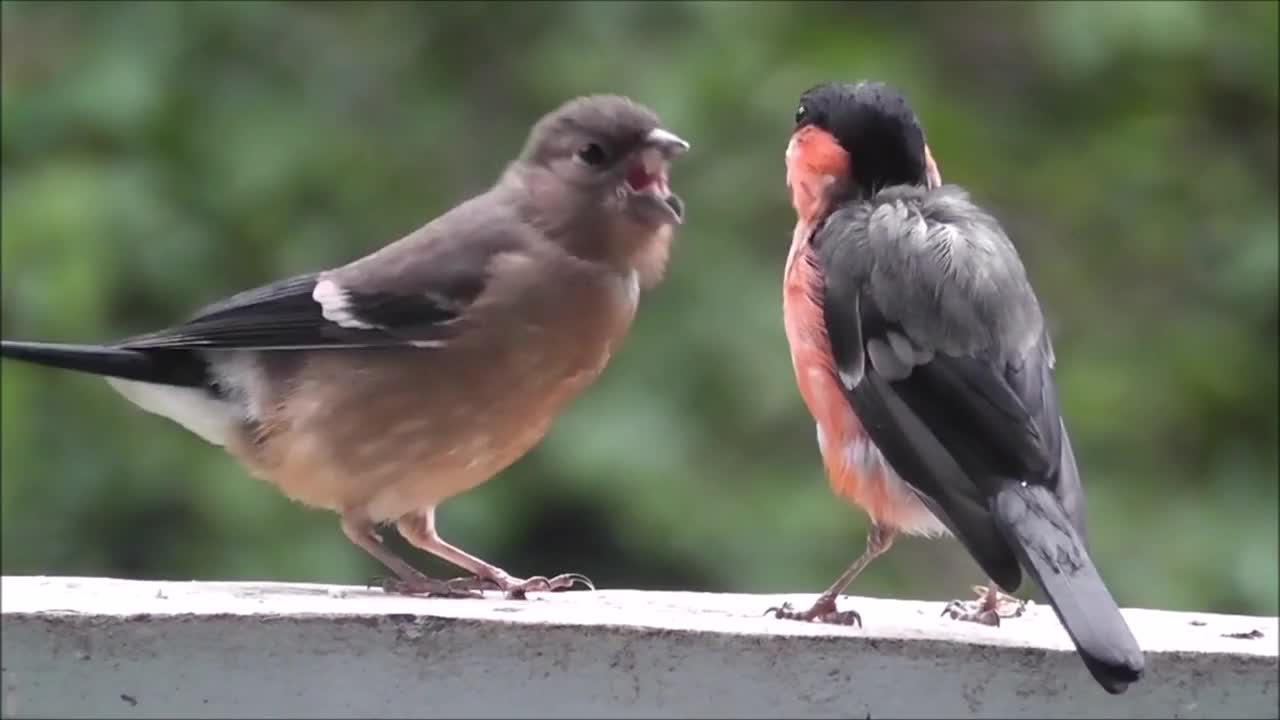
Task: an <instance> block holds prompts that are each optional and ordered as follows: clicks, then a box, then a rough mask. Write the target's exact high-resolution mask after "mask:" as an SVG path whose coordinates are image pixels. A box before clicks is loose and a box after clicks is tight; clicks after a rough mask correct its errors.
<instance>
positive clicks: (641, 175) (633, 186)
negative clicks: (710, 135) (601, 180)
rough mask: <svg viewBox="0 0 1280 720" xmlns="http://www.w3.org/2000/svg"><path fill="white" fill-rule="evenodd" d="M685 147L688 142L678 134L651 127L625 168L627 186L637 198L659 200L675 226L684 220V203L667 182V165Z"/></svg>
mask: <svg viewBox="0 0 1280 720" xmlns="http://www.w3.org/2000/svg"><path fill="white" fill-rule="evenodd" d="M688 150H689V143H687V142H685V141H684V139H682V138H681V137H680V136H678V135H676V134H675V133H673V132H670V131H668V130H663V129H662V128H654V129H653V130H651V131H650V132H649V134H648V136H646V137H645V140H644V142H643V143H642V144H641V146H640V149H639V150H637V151H636V154H635V158H634V159H632V161H631V164H630V165H629V166H628V167H627V177H626V189H627V190H628V191H629V192H630V193H631V194H632V195H633V196H636V197H637V199H652V200H657V201H659V203H660V204H661V207H662V209H663V210H664V214H665V215H666V216H667V217H666V219H667V220H669V221H670V222H672V223H675V224H677V225H678V224H680V223H681V222H683V221H684V203H683V202H682V201H681V200H680V198H679V197H678V196H676V195H675V194H674V193H672V192H671V188H670V187H669V186H668V185H667V167H668V165H669V163H670V162H671V159H672V158H674V157H675V156H676V155H680V154H683V153H685V152H688Z"/></svg>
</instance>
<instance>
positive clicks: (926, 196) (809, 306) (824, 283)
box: [771, 82, 1143, 693]
mask: <svg viewBox="0 0 1280 720" xmlns="http://www.w3.org/2000/svg"><path fill="white" fill-rule="evenodd" d="M786 167H787V185H788V187H789V189H790V193H791V200H792V206H793V207H794V209H795V212H796V215H797V223H796V227H795V230H794V234H793V237H792V244H791V251H790V253H789V255H788V258H787V263H786V269H785V274H784V299H783V307H784V312H783V314H784V324H785V327H786V334H787V340H788V342H789V344H790V348H791V358H792V364H793V366H794V369H795V375H796V382H797V385H798V387H799V390H800V394H801V395H802V397H803V399H804V402H805V404H806V406H807V407H808V409H809V411H810V414H811V415H812V416H813V418H814V420H815V421H816V423H817V431H818V446H819V448H820V450H821V453H822V458H823V464H824V465H825V468H826V473H827V477H828V480H829V482H830V485H831V488H832V490H833V491H834V492H835V494H836V495H838V496H839V497H841V498H842V499H844V500H846V501H848V502H851V503H853V504H855V505H857V506H859V507H861V508H862V509H864V510H865V511H866V512H867V514H868V515H869V516H870V521H871V524H870V528H869V530H868V533H867V547H866V550H865V552H864V553H863V554H862V555H861V556H860V557H859V558H858V559H857V561H855V562H854V564H853V565H852V566H851V567H850V568H849V569H848V570H847V571H845V573H844V574H842V575H841V576H840V577H839V578H838V579H837V580H836V581H835V583H834V584H833V585H832V586H831V587H830V588H829V589H828V590H827V591H826V592H825V593H824V594H823V595H821V596H820V597H819V598H818V600H817V601H816V602H815V603H814V605H813V606H812V607H811V608H809V609H808V610H804V611H796V610H794V609H793V608H791V607H790V606H783V607H782V608H773V609H771V611H772V612H773V613H774V614H775V616H776V617H780V618H789V619H799V620H819V621H826V622H858V623H861V618H860V616H859V615H858V614H857V612H856V611H852V610H849V611H844V612H841V611H838V610H837V608H836V598H837V597H838V596H839V595H840V594H841V593H842V592H843V591H844V590H845V588H846V587H848V585H849V583H851V582H852V581H853V579H854V578H855V577H856V576H857V575H858V573H859V572H861V571H862V569H863V568H865V567H866V565H867V564H868V563H869V562H870V561H871V560H872V559H874V558H875V557H876V556H878V555H880V554H882V553H884V552H885V551H886V550H888V549H889V547H890V546H891V545H892V544H893V541H894V538H895V537H896V536H897V535H898V534H899V533H906V534H912V535H923V536H934V535H940V534H946V533H949V534H952V535H954V536H955V537H956V538H957V539H958V540H959V541H960V542H961V543H962V544H963V545H964V547H965V548H966V549H967V550H968V551H969V553H970V554H971V555H972V556H973V558H974V559H975V560H976V561H977V563H978V564H979V565H980V566H981V567H982V569H983V571H985V572H986V573H987V575H988V576H989V577H990V578H991V580H992V581H994V583H995V585H996V586H998V588H1003V589H1004V590H1005V591H1007V592H1014V591H1015V590H1016V589H1017V588H1018V587H1019V586H1020V584H1021V581H1022V573H1023V571H1024V570H1025V571H1026V572H1027V573H1028V574H1029V575H1030V576H1031V578H1032V579H1033V580H1034V581H1035V583H1036V585H1038V586H1039V587H1040V588H1041V589H1042V590H1043V591H1044V594H1045V596H1046V597H1047V598H1048V600H1049V602H1050V604H1051V605H1052V606H1053V608H1054V610H1055V611H1056V613H1057V615H1058V617H1059V619H1060V620H1061V621H1062V624H1063V626H1064V627H1065V628H1066V631H1067V633H1068V634H1069V635H1070V636H1071V639H1072V641H1073V642H1074V643H1075V645H1076V647H1077V649H1078V650H1079V654H1080V656H1081V657H1082V658H1083V660H1084V662H1085V664H1086V666H1087V667H1088V669H1089V671H1090V672H1091V673H1092V674H1093V676H1094V678H1096V679H1097V681H1098V682H1099V683H1100V684H1101V685H1102V686H1103V687H1104V688H1105V689H1106V690H1107V691H1108V692H1111V693H1120V692H1123V691H1124V689H1125V688H1126V687H1127V686H1128V685H1129V684H1130V683H1132V682H1134V681H1136V680H1138V679H1139V678H1140V676H1141V675H1142V672H1143V655H1142V652H1141V650H1140V649H1139V647H1138V644H1137V642H1136V641H1135V640H1134V637H1133V634H1132V633H1131V632H1130V630H1129V627H1128V625H1127V624H1126V623H1125V620H1124V618H1123V617H1122V616H1121V613H1120V610H1119V608H1118V607H1117V606H1116V603H1115V601H1114V600H1113V599H1112V597H1111V593H1110V592H1109V591H1108V590H1107V587H1106V585H1104V584H1103V581H1102V578H1101V577H1099V575H1098V570H1097V568H1096V567H1095V566H1094V564H1093V561H1092V560H1091V559H1090V557H1089V552H1088V550H1087V548H1086V543H1085V519H1084V505H1085V502H1084V489H1083V487H1082V486H1081V482H1080V475H1079V472H1078V471H1077V468H1076V462H1075V458H1074V455H1073V453H1072V449H1071V443H1070V440H1069V439H1068V435H1067V428H1066V425H1065V423H1064V421H1063V418H1062V414H1061V411H1060V409H1059V402H1058V395H1057V388H1056V387H1055V384H1054V376H1053V372H1054V362H1055V358H1054V353H1053V346H1052V344H1051V343H1050V339H1049V333H1048V331H1047V330H1046V328H1045V322H1044V317H1043V316H1042V314H1041V310H1040V305H1039V302H1038V300H1037V298H1036V294H1035V292H1034V291H1033V289H1032V286H1031V284H1030V282H1029V281H1028V279H1027V274H1026V271H1025V269H1024V268H1023V264H1022V261H1021V259H1020V258H1019V256H1018V252H1017V250H1016V248H1015V247H1014V245H1013V243H1012V242H1011V241H1010V239H1009V238H1008V236H1007V235H1006V233H1005V231H1004V229H1003V228H1002V227H1001V225H1000V223H999V222H998V221H997V220H996V218H994V217H992V215H991V214H990V213H989V212H987V211H986V210H984V209H983V208H981V207H979V206H978V205H976V204H975V203H974V202H973V201H972V200H971V199H970V197H969V195H968V194H967V193H966V192H965V191H964V190H963V189H961V188H959V187H957V186H955V185H942V183H941V178H940V176H939V173H938V169H937V166H936V164H935V163H934V160H933V157H932V154H931V153H930V151H929V147H928V145H927V144H926V142H925V136H924V132H923V130H922V129H921V127H920V123H919V122H918V120H917V118H916V116H915V114H914V112H913V111H912V110H911V108H910V107H909V106H908V104H907V102H906V100H905V99H904V98H903V97H902V95H900V94H899V93H898V92H896V91H895V90H894V89H892V88H890V87H889V86H887V85H885V84H883V83H876V82H863V83H858V84H841V83H827V84H822V85H818V86H815V87H813V88H811V89H809V90H808V91H806V92H805V93H804V94H803V96H802V97H801V98H800V105H799V109H798V110H797V111H796V116H795V127H794V130H793V132H792V135H791V139H790V142H789V144H788V146H787V152H786ZM1017 604H1018V603H1017V601H1016V600H1014V599H1013V598H1010V597H1007V596H1004V595H1002V594H1001V593H1000V592H999V590H998V589H997V587H991V588H990V589H983V592H982V597H981V599H980V600H979V601H978V602H977V604H976V606H975V607H965V606H964V604H961V603H958V602H957V603H952V604H951V605H950V606H948V610H949V611H950V612H951V614H952V617H953V618H958V619H965V620H975V621H979V622H985V623H989V624H998V622H999V617H1000V616H1001V615H1002V614H1006V613H1007V612H1008V608H1009V606H1010V605H1013V606H1015V607H1014V608H1013V609H1012V612H1013V613H1016V612H1017V609H1016V606H1017Z"/></svg>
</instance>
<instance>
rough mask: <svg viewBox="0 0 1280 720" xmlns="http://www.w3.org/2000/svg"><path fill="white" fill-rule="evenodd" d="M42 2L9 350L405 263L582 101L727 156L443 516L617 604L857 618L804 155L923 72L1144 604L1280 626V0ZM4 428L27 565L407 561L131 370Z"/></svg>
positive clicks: (875, 585)
mask: <svg viewBox="0 0 1280 720" xmlns="http://www.w3.org/2000/svg"><path fill="white" fill-rule="evenodd" d="M2 8H3V13H2V15H0V18H2V20H3V26H2V40H3V53H2V58H3V67H2V71H0V99H2V100H3V105H2V107H0V119H2V121H3V128H2V132H0V140H2V142H3V145H2V148H0V149H2V152H3V157H2V162H0V165H2V183H3V193H2V213H0V229H2V231H3V236H2V237H3V243H2V248H3V258H2V260H3V262H2V267H3V278H2V279H3V285H2V287H3V335H4V337H6V338H24V339H42V340H50V341H106V340H111V339H113V338H116V337H120V336H123V335H127V334H131V333H135V332H141V331H145V330H149V329H153V328H155V327H159V326H161V325H164V324H167V323H170V322H172V321H175V320H178V319H180V318H182V317H184V316H185V315H186V314H187V313H188V312H190V311H191V310H193V309H194V308H195V307H197V306H199V305H201V304H204V303H206V302H209V301H212V300H215V299H217V298H219V297H221V296H223V295H226V294H229V293H231V292H234V291H237V290H241V289H244V288H248V287H250V286H253V285H255V284H258V283H263V282H266V281H269V280H271V279H274V278H276V277H279V276H282V275H287V274H293V273H298V272H303V271H309V270H316V269H321V268H324V267H326V266H330V265H334V264H338V263H342V262H344V261H346V260H349V259H352V258H354V257H356V256H359V255H361V254H364V253H366V252H368V251H370V250H372V249H374V248H376V247H378V246H379V245H381V244H383V243H384V242H387V241H389V240H392V239H394V238H397V237H399V236H400V235H402V234H404V233H406V232H408V231H410V230H412V229H414V228H415V227H417V226H418V225H420V224H421V223H423V222H425V221H426V220H427V219H429V218H431V217H432V216H434V215H435V214H437V213H439V212H440V211H442V210H443V209H445V208H447V207H449V206H450V205H452V204H454V203H457V202H458V201H460V200H462V199H463V198H465V197H467V196H469V195H471V194H473V193H476V192H478V191H480V190H481V189H483V188H485V187H486V186H487V185H488V184H489V183H490V182H492V180H493V179H494V178H495V177H496V175H497V174H498V173H499V172H500V171H501V169H502V167H503V165H504V163H505V162H506V161H507V160H508V159H510V158H511V157H512V156H513V155H514V154H515V153H516V152H517V151H518V149H519V148H520V146H521V144H522V143H523V141H524V136H525V132H526V130H527V129H528V127H529V125H530V124H531V123H532V122H533V121H534V120H536V119H537V118H538V117H539V116H540V115H541V114H542V113H544V112H546V111H548V110H550V109H552V108H553V107H555V106H556V105H558V104H559V103H560V102H562V101H563V100H565V99H567V98H569V97H571V96H574V95H577V94H581V93H588V92H600V91H609V92H618V93H624V94H628V95H631V96H633V97H635V98H637V99H640V100H642V101H643V102H645V103H647V104H649V105H651V106H652V107H654V108H655V109H657V110H658V112H659V113H660V114H661V115H662V117H663V120H664V122H665V123H666V124H667V125H668V126H669V127H670V128H672V129H673V130H675V131H676V132H678V133H680V134H681V135H683V136H685V137H686V138H688V139H690V140H691V141H692V143H693V146H694V150H693V152H692V153H691V154H689V155H688V156H687V157H685V158H684V159H683V160H681V161H680V162H679V164H678V165H677V166H676V168H675V170H674V175H673V184H674V186H675V187H676V188H677V190H678V191H679V192H680V193H681V194H682V195H683V197H684V199H685V200H686V202H687V204H688V207H689V213H688V223H687V224H686V225H685V226H684V227H683V228H681V230H680V235H679V241H678V246H677V248H676V250H675V254H674V258H673V262H672V265H671V268H670V272H669V275H668V277H667V280H666V282H665V283H664V284H663V285H661V286H660V287H659V288H657V289H656V290H655V291H654V292H652V293H650V294H649V295H648V296H646V297H645V299H644V301H643V304H642V309H641V312H640V314H639V318H638V320H637V322H636V326H635V329H634V332H633V334H632V335H631V336H630V338H629V339H628V341H627V343H626V344H625V346H624V348H623V350H622V351H621V353H620V354H618V355H617V356H616V358H615V360H614V361H613V363H612V365H611V366H610V367H609V369H608V370H607V372H606V373H605V375H604V377H603V378H602V379H601V381H600V382H599V383H598V384H597V385H596V386H594V387H593V388H592V389H591V390H590V392H589V393H588V394H587V395H585V396H584V397H582V398H581V399H580V400H579V401H578V402H576V403H575V404H574V405H573V406H572V407H571V409H570V410H569V412H568V413H567V414H565V415H564V416H563V417H562V418H561V419H560V421H559V422H558V423H557V424H556V425H555V426H554V429H553V431H552V433H551V434H550V436H549V437H548V438H547V439H546V441H545V442H544V443H543V444H542V445H541V446H539V447H538V448H537V449H536V450H535V451H534V452H532V453H531V454H530V455H528V456H527V457H526V458H525V459H523V460H522V461H521V462H519V463H518V464H517V465H516V466H514V467H513V468H511V469H510V470H509V471H508V472H506V473H505V474H503V475H501V476H500V477H498V478H497V479H495V480H494V481H492V482H491V483H489V484H487V485H485V486H483V487H481V488H479V489H477V490H475V491H473V492H471V493H469V494H466V495H464V496H462V497H459V498H456V499H454V500H452V501H450V502H448V503H446V504H445V505H444V506H443V507H442V509H441V511H440V514H439V522H440V526H441V528H442V533H443V534H444V536H445V537H446V538H449V539H450V540H452V541H454V542H455V543H457V544H460V545H462V546H463V547H465V548H467V549H468V550H470V551H472V552H474V553H477V554H479V555H481V556H483V557H486V558H488V559H490V560H492V561H494V562H495V563H498V564H499V565H502V566H503V567H505V568H507V569H508V570H510V571H511V572H513V573H516V574H521V575H527V574H536V573H548V574H549V573H553V572H561V571H567V570H574V571H581V572H584V573H587V574H588V575H590V576H591V577H593V578H594V579H595V580H596V581H597V582H598V583H599V584H600V585H601V586H604V587H620V586H621V587H638V588H674V589H697V590H717V591H747V592H813V593H817V592H819V591H821V590H822V589H823V588H825V587H826V586H827V584H828V583H829V582H830V581H831V580H832V579H833V578H834V577H835V575H836V574H837V573H838V572H839V571H840V570H842V569H843V568H844V567H845V566H846V565H847V564H848V562H849V561H850V560H852V559H853V558H854V557H855V556H856V555H857V554H858V553H860V552H861V550H862V543H863V533H864V531H865V518H864V516H863V515H862V513H861V512H860V511H857V510H855V509H853V508H850V507H848V506H845V505H843V504H841V503H839V502H837V501H835V500H834V499H833V497H832V496H831V494H830V493H829V491H828V489H827V485H826V482H825V480H824V478H823V476H822V470H821V466H820V462H819V458H818V454H817V449H816V447H815V441H814V431H813V423H812V421H811V419H810V418H809V416H808V415H807V413H806V411H805V409H804V407H803V405H802V403H801V400H800V397H799V394H798V392H797V391H796V389H795V385H794V379H793V376H792V372H791V367H790V364H789V356H788V351H787V347H786V340H785V338H784V335H783V329H782V319H781V274H782V265H783V261H784V258H785V256H786V252H787V248H788V243H789V241H790V229H791V225H792V220H793V217H792V214H791V211H790V208H789V206H788V204H787V198H786V192H785V189H784V183H783V164H782V153H783V149H784V147H785V144H786V140H787V134H788V132H789V130H790V123H791V121H792V115H793V113H794V110H795V105H796V100H797V98H798V96H799V94H800V92H801V91H803V90H804V89H805V88H807V87H808V86H809V85H812V84H813V83H815V82H817V81H820V80H826V79H848V80H854V79H860V78H879V79H883V80H886V81H889V82H891V83H893V84H895V85H897V86H898V87H900V88H901V89H902V90H903V91H904V92H906V94H907V95H908V97H909V98H910V99H911V100H912V102H913V104H914V105H915V107H916V109H917V111H918V113H919V114H920V115H921V117H922V118H923V121H924V124H925V127H926V131H927V133H928V137H929V141H930V144H931V145H932V148H933V150H934V153H935V155H936V157H937V159H938V162H939V164H940V166H941V168H942V173H943V177H944V179H946V180H949V181H953V182H958V183H961V184H963V185H966V186H968V187H969V188H970V189H971V190H972V192H973V194H974V195H975V197H976V198H977V199H978V200H979V201H980V202H982V203H983V204H985V205H987V206H989V207H990V208H992V209H993V210H994V211H995V212H996V213H997V214H998V216H999V217H1001V218H1002V219H1003V220H1004V222H1005V223H1006V225H1007V227H1008V229H1009V231H1010V233H1011V234H1012V236H1013V237H1014V238H1015V241H1016V242H1017V243H1018V245H1019V247H1020V249H1021V251H1022V253H1023V256H1024V259H1025V261H1026V263H1027V265H1028V268H1029V271H1030V273H1031V275H1032V278H1033V280H1034V282H1035V284H1036V286H1037V288H1038V290H1039V292H1040V295H1041V298H1042V302H1043V304H1044V306H1045V308H1046V310H1047V314H1048V317H1049V319H1050V322H1051V323H1052V327H1053V331H1054V334H1055V340H1056V347H1057V352H1058V357H1059V362H1060V365H1059V374H1058V377H1059V380H1060V383H1061V388H1062V394H1063V403H1064V405H1065V410H1066V413H1067V415H1068V419H1069V423H1070V426H1071V429H1072V431H1073V433H1074V441H1075V445H1076V449H1077V452H1078V453H1079V456H1080V463H1081V466H1082V468H1083V472H1084V477H1085V482H1086V486H1087V490H1088V494H1089V503H1090V504H1089V523H1090V530H1091V541H1092V545H1093V548H1094V554H1095V556H1096V558H1097V562H1098V563H1099V565H1100V566H1101V568H1102V570H1103V573H1104V575H1105V576H1106V577H1107V578H1108V579H1109V582H1110V584H1111V587H1112V588H1113V591H1114V592H1115V594H1116V595H1117V597H1118V599H1119V600H1120V602H1121V603H1122V604H1124V605H1127V606H1148V607H1158V608H1170V609H1194V610H1213V611H1222V612H1247V613H1266V614H1275V613H1276V612H1277V564H1278V561H1277V432H1278V427H1277V375H1276V373H1277V371H1276V364H1277V352H1276V346H1277V323H1278V320H1280V318H1278V317H1277V291H1276V288H1277V279H1276V277H1277V219H1276V212H1277V210H1276V196H1277V121H1278V119H1277V50H1276V42H1277V40H1276V38H1277V4H1276V3H1267V2H1260V3H1248V4H1246V3H1216V2H1215V3H1189V2H1185V3H1184V2H1179V3H1157V2H1143V3H1134V4H1126V3H1060V4H1059V3H1018V4H1012V3H1011V4H959V3H957V4H924V5H907V4H899V3H867V4H857V5H853V4H823V3H816V2H815V3H763V2H760V3H756V2H752V3H742V4H739V3H730V2H710V3H665V4H664V3H657V2H654V3H647V4H640V3H625V2H607V3H604V2H602V3H590V2H569V3H532V2H529V3H526V2H520V3H512V4H494V3H482V2H466V3H457V4H451V3H438V2H437V3H419V4H409V3H397V4H377V3H359V4H346V3H315V4H308V3H269V2H252V3H233V2H219V3H197V2H192V3H182V4H178V3H173V4H163V3H127V4H116V3H93V4H88V3H86V4H64V3H51V2H40V3H34V2H30V3H15V2H5V3H3V6H2ZM2 407H3V410H2V416H0V420H2V428H3V430H2V435H0V440H2V443H3V453H2V454H0V460H2V471H3V544H2V548H3V553H2V557H3V571H4V573H6V574H105V575H112V576H120V577H136V578H167V579H193V578H198V579H205V580H233V579H269V580H279V581H315V582H337V583H361V582H364V581H366V580H368V579H369V578H370V577H373V576H375V575H379V574H381V572H382V571H381V568H379V567H376V566H375V565H374V564H373V563H372V561H371V560H369V559H368V558H366V557H365V556H364V554H363V553H361V552H360V551H358V550H356V549H355V548H354V547H352V546H351V545H349V544H348V543H347V541H346V540H345V538H344V537H343V535H342V533H341V531H340V530H339V527H338V522H337V519H336V518H335V517H334V516H333V515H330V514H328V513H325V512H320V511H313V510H308V509H305V508H303V507H301V506H298V505H295V504H293V503H291V502H289V501H288V500H286V499H284V498H283V497H282V496H280V495H279V494H278V493H277V492H276V491H275V490H274V489H272V488H271V487H269V486H267V485H265V484H263V483H261V482H259V481H257V480H253V479H251V478H249V477H248V476H247V475H246V474H245V473H244V472H242V471H241V470H240V469H239V468H238V467H237V466H236V465H235V464H234V463H233V462H232V461H231V460H230V458H229V457H227V456H226V455H224V454H223V453H222V451H220V450H219V449H217V448H214V447H212V446H208V445H205V444H204V443H203V442H202V441H200V440H199V439H197V438H196V437H195V436H193V435H190V434H188V433H187V432H185V431H184V430H182V429H181V428H180V427H178V426H177V425H175V424H173V423H171V422H169V421H167V420H164V419H161V418H158V417H155V416H151V415H147V414H145V413H143V412H142V411H140V410H138V409H136V408H134V407H133V406H131V405H129V404H128V403H127V402H125V401H124V400H123V399H121V398H120V397H118V396H117V395H115V394H114V393H113V392H112V391H111V390H110V389H109V388H108V386H107V385H106V384H105V383H103V382H102V381H101V380H98V379H95V378H91V377H85V376H77V375H74V374H70V373H64V372H56V371H49V370H44V369H39V368H33V367H28V366H23V365H19V364H16V363H11V362H6V363H5V364H4V365H3V406H2ZM393 542H396V546H397V547H400V548H403V547H404V546H403V544H401V543H399V542H398V541H393ZM414 557H415V558H416V560H415V561H416V562H418V563H419V564H420V566H421V567H423V568H424V569H426V570H428V571H431V572H435V573H439V574H445V575H449V576H451V575H453V574H456V572H455V571H454V569H453V568H450V567H448V566H445V565H444V564H442V563H440V562H438V561H436V560H434V559H428V558H425V557H423V556H422V555H421V554H418V555H415V556H414ZM981 579H982V578H981V576H980V574H979V571H978V569H977V566H976V565H975V564H974V563H973V562H972V561H971V560H970V559H969V558H968V557H967V556H966V555H965V554H964V553H963V552H962V551H961V550H960V548H959V547H958V546H957V545H956V544H955V543H954V542H952V541H934V542H928V541H924V540H906V541H903V542H901V543H900V544H899V545H898V546H897V547H896V548H895V549H894V551H893V552H892V553H890V554H889V555H887V556H886V557H884V558H882V559H881V560H878V561H877V562H876V563H875V564H873V565H872V566H871V568H870V569H869V570H868V571H867V572H866V573H865V574H864V575H863V577H862V578H861V579H860V580H859V581H858V582H857V583H856V584H855V585H854V587H853V588H852V590H851V591H852V592H854V593H856V594H867V595H877V596H899V597H912V598H923V599H936V600H946V599H949V598H952V597H956V596H965V597H967V596H968V592H969V590H968V588H969V586H970V585H972V584H973V583H975V582H978V581H981ZM1028 588H1029V586H1028ZM1028 591H1029V590H1028Z"/></svg>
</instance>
